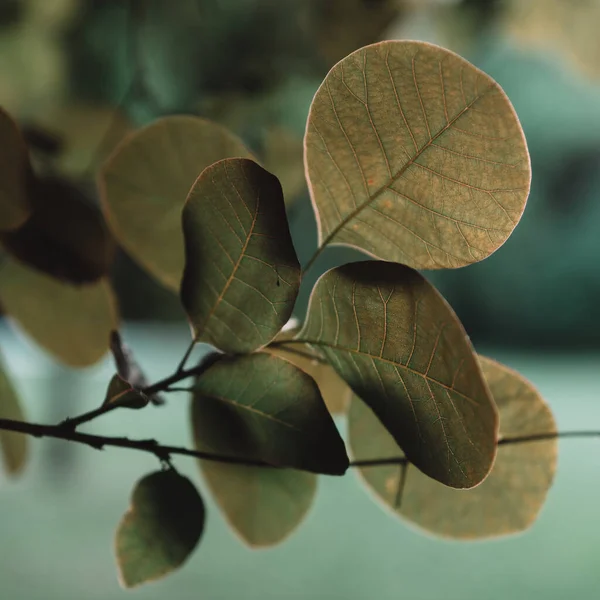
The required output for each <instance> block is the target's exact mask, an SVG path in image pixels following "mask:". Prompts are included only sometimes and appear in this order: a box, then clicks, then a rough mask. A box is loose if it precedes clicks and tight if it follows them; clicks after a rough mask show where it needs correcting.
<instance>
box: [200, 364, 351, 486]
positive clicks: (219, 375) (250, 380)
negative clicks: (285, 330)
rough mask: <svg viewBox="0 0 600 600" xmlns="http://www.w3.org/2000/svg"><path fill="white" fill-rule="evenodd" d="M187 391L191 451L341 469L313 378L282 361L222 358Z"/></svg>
mask: <svg viewBox="0 0 600 600" xmlns="http://www.w3.org/2000/svg"><path fill="white" fill-rule="evenodd" d="M194 390H195V392H194V400H193V403H192V426H193V429H194V440H195V444H196V448H198V449H199V450H203V451H205V452H214V453H217V454H221V455H226V456H237V457H240V458H245V459H248V460H258V461H264V462H267V463H269V464H271V465H277V466H279V467H292V468H297V469H303V470H306V471H314V472H316V473H326V474H330V475H342V474H343V473H344V472H345V471H346V469H347V468H348V457H347V455H346V449H345V447H344V442H343V441H342V438H341V437H340V435H339V433H338V431H337V429H336V426H335V424H334V422H333V420H332V418H331V416H330V414H329V412H328V411H327V408H326V407H325V404H324V403H323V399H322V398H321V394H320V393H319V389H318V387H317V385H316V383H315V382H314V381H313V380H312V378H311V377H309V376H308V375H307V374H306V373H304V372H303V371H301V370H300V369H298V368H297V367H295V366H294V365H293V364H291V363H290V362H288V361H286V360H284V359H282V358H279V357H277V356H271V355H269V354H266V353H256V354H249V355H243V356H239V357H234V358H222V359H221V360H219V361H217V362H216V363H215V364H214V365H213V366H211V367H210V368H209V369H208V370H207V371H205V372H204V373H203V374H202V375H201V376H200V377H199V378H198V380H197V381H196V384H195V386H194Z"/></svg>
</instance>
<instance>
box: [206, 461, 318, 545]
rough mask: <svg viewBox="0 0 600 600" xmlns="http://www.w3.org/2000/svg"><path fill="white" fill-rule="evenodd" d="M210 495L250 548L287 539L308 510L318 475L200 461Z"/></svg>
mask: <svg viewBox="0 0 600 600" xmlns="http://www.w3.org/2000/svg"><path fill="white" fill-rule="evenodd" d="M200 468H201V470H202V474H203V475H204V479H205V480H206V483H207V484H208V487H209V488H210V490H211V492H212V495H213V497H214V499H215V501H216V502H217V504H218V505H219V508H220V509H221V511H222V512H223V515H224V516H225V518H226V519H227V522H228V523H229V525H230V526H231V527H232V529H233V530H234V531H235V532H236V533H237V534H238V535H239V536H240V538H241V539H242V540H243V541H244V542H246V543H247V544H249V545H250V546H253V547H263V546H273V545H275V544H278V543H280V542H282V541H283V540H284V539H285V538H287V537H288V536H289V535H290V534H291V533H292V532H293V531H294V530H295V529H296V528H297V527H298V526H299V525H300V523H301V522H302V520H303V519H304V517H305V516H306V514H307V513H308V510H309V509H310V507H311V505H312V502H313V499H314V496H315V492H316V488H317V476H316V475H315V474H314V473H307V472H306V471H292V470H290V469H275V468H274V469H269V468H263V467H246V466H238V465H230V464H225V463H217V462H211V461H206V460H204V461H200Z"/></svg>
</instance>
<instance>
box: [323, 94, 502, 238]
mask: <svg viewBox="0 0 600 600" xmlns="http://www.w3.org/2000/svg"><path fill="white" fill-rule="evenodd" d="M495 88H496V84H491V85H489V86H488V87H487V88H486V89H485V90H483V92H481V94H478V95H477V96H476V97H475V98H474V99H473V100H471V102H469V103H468V104H467V105H466V106H465V107H464V108H463V109H462V110H461V111H460V112H459V113H458V114H457V115H456V116H455V117H454V118H452V119H451V120H450V121H448V122H447V123H446V125H444V127H442V129H440V131H438V132H437V133H436V134H435V135H434V136H432V137H431V139H430V140H429V141H428V142H427V143H426V144H425V145H424V146H423V147H421V148H419V150H418V151H417V152H416V153H415V155H414V156H413V157H412V158H411V159H410V160H409V161H408V162H407V163H406V164H405V165H404V166H402V167H401V168H400V170H399V171H398V172H397V173H396V174H395V175H393V176H392V177H391V178H390V180H389V182H388V183H387V184H386V185H382V186H381V187H380V188H379V189H378V190H376V191H375V192H374V193H373V194H371V195H370V196H369V197H368V198H367V200H366V201H365V202H363V203H362V204H361V205H360V206H357V207H356V208H355V209H354V210H353V211H352V212H351V213H350V214H349V215H347V216H346V217H344V218H343V219H342V221H340V223H339V224H338V225H336V227H334V228H333V229H332V231H331V233H329V234H328V235H327V237H326V238H325V239H324V240H323V243H322V244H321V248H324V247H325V246H327V245H328V244H330V243H331V242H332V240H333V238H334V237H335V236H336V235H337V234H338V233H339V232H340V231H341V230H342V229H343V228H344V227H346V225H347V224H348V223H349V222H350V221H352V219H354V218H355V217H356V216H357V215H358V214H360V213H361V212H362V211H363V210H364V209H365V208H367V207H368V206H370V205H371V204H372V203H373V202H375V200H377V198H379V196H381V194H383V193H384V192H385V191H386V190H387V189H389V187H390V186H391V185H392V184H393V183H396V181H398V179H400V178H401V177H402V175H404V173H406V171H407V170H408V169H409V168H410V167H411V166H412V165H413V164H414V163H415V161H416V160H417V159H418V158H419V157H420V156H421V155H422V154H423V153H424V152H425V151H426V150H427V149H428V148H429V147H430V146H431V145H432V144H433V142H435V141H436V140H437V139H438V138H439V137H440V136H441V135H443V134H444V133H446V131H448V129H449V128H450V127H451V126H452V125H454V124H455V123H456V122H457V121H458V120H459V119H460V118H461V117H462V116H463V115H464V114H465V113H466V112H467V111H468V110H469V109H470V108H471V107H472V106H473V105H474V104H475V103H476V102H478V101H479V100H481V98H483V97H484V96H485V95H486V94H487V93H488V92H489V91H490V90H492V89H495ZM359 167H360V165H359ZM360 168H361V171H362V167H360Z"/></svg>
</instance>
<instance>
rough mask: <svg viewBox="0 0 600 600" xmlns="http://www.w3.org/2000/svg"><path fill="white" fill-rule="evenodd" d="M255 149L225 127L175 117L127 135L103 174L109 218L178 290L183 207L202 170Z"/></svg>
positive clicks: (147, 264) (143, 260)
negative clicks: (244, 143) (224, 159)
mask: <svg viewBox="0 0 600 600" xmlns="http://www.w3.org/2000/svg"><path fill="white" fill-rule="evenodd" d="M235 156H243V157H249V156H250V153H249V152H248V150H247V149H246V148H245V146H244V145H243V143H242V142H241V140H239V139H238V138H237V137H235V136H234V135H232V134H231V133H229V132H228V131H227V130H226V129H223V128H222V127H221V126H219V125H216V124H215V123H211V122H209V121H205V120H204V119H200V118H198V117H192V116H170V117H164V118H162V119H158V120H157V121H155V122H154V123H152V124H151V125H149V126H147V127H144V128H143V129H141V130H139V131H137V132H135V133H133V134H132V135H130V136H128V137H126V138H125V139H124V140H123V141H122V142H121V143H120V144H119V145H118V147H117V148H116V150H115V151H114V152H113V154H112V155H111V157H110V158H109V159H108V161H107V162H106V164H105V165H104V167H103V169H102V171H101V173H100V180H99V185H100V197H101V201H102V208H103V210H104V214H105V216H106V220H107V222H108V224H109V226H110V228H111V229H112V231H113V233H114V235H115V237H116V238H117V240H118V241H119V242H120V244H121V245H122V246H123V248H125V250H127V252H128V253H129V254H130V255H131V256H132V257H133V258H134V259H135V260H136V261H137V262H138V263H139V264H140V265H141V266H142V267H144V268H145V269H146V270H147V271H148V272H149V273H151V274H152V275H153V276H154V277H156V278H157V279H158V280H159V281H160V282H161V283H163V284H164V285H165V286H167V287H169V288H171V289H173V290H178V289H179V284H180V282H181V275H182V273H183V266H184V252H183V234H182V232H181V210H182V208H183V204H184V202H185V199H186V196H187V195H188V192H189V189H190V188H191V187H192V184H193V183H194V181H196V178H197V177H198V175H200V173H201V172H202V171H203V170H204V169H205V168H206V167H208V166H209V165H211V164H213V163H214V162H216V161H218V160H221V159H222V158H228V157H235Z"/></svg>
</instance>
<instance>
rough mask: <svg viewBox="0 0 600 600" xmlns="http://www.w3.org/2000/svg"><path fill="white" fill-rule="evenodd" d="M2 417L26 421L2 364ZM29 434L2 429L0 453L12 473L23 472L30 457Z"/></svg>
mask: <svg viewBox="0 0 600 600" xmlns="http://www.w3.org/2000/svg"><path fill="white" fill-rule="evenodd" d="M0 418H2V419H12V420H14V421H25V415H24V414H23V409H22V408H21V403H20V402H19V397H18V396H17V393H16V391H15V389H14V387H13V385H12V383H11V381H10V379H9V378H8V376H7V375H6V372H5V371H4V367H3V366H2V365H1V364H0ZM28 447H29V444H28V440H27V436H26V435H24V434H22V433H16V432H14V431H3V430H0V453H1V454H2V458H3V459H4V466H5V468H6V471H7V472H8V473H9V474H10V475H18V474H19V473H21V471H22V470H23V468H24V467H25V464H26V462H27V457H28V454H29V453H28Z"/></svg>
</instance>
